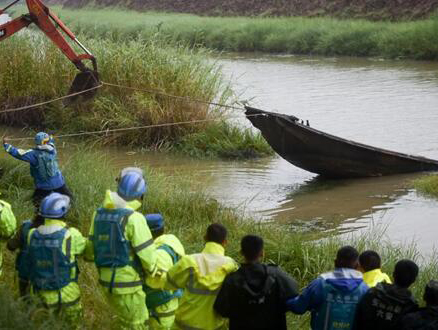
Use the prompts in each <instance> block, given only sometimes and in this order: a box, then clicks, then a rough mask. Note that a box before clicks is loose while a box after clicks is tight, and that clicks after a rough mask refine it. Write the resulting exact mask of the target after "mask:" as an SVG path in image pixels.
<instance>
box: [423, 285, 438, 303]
mask: <svg viewBox="0 0 438 330" xmlns="http://www.w3.org/2000/svg"><path fill="white" fill-rule="evenodd" d="M424 301H425V302H426V304H427V305H428V306H438V281H434V280H432V281H430V282H429V283H427V285H426V289H425V290H424Z"/></svg>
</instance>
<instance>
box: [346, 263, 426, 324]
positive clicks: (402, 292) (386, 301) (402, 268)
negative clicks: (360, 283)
mask: <svg viewBox="0 0 438 330" xmlns="http://www.w3.org/2000/svg"><path fill="white" fill-rule="evenodd" d="M417 275H418V266H417V265H416V264H415V262H413V261H411V260H400V261H399V262H397V263H396V265H395V268H394V272H393V278H394V284H388V283H383V282H382V283H379V284H377V285H376V286H375V287H374V288H371V289H370V290H369V291H368V292H367V293H366V294H365V295H364V297H363V298H362V300H361V301H360V302H359V305H358V307H357V313H356V318H355V326H354V329H355V330H365V329H367V330H369V329H373V330H391V329H394V330H395V329H397V330H398V329H400V324H399V320H400V318H401V317H402V316H403V315H405V314H406V313H410V312H414V311H416V310H417V309H418V304H417V302H416V301H415V298H414V297H413V295H412V293H411V292H410V291H409V287H410V286H411V285H412V284H413V283H414V282H415V280H416V278H417Z"/></svg>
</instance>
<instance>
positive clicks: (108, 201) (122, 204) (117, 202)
mask: <svg viewBox="0 0 438 330" xmlns="http://www.w3.org/2000/svg"><path fill="white" fill-rule="evenodd" d="M140 206H141V203H140V202H139V201H138V200H132V201H129V202H127V201H125V200H124V199H123V198H122V197H120V196H119V195H118V194H117V193H116V192H114V191H111V190H107V191H106V192H105V199H104V200H103V207H104V208H106V209H125V208H129V209H132V210H134V211H135V210H137V209H138V208H140Z"/></svg>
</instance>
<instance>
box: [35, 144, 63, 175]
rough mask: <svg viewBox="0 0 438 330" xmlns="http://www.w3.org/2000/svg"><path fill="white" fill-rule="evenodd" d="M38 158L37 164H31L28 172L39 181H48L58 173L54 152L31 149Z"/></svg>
mask: <svg viewBox="0 0 438 330" xmlns="http://www.w3.org/2000/svg"><path fill="white" fill-rule="evenodd" d="M33 150H34V152H35V155H36V157H37V160H38V165H37V166H31V168H30V172H31V173H30V174H31V175H32V177H34V178H37V179H38V180H39V181H48V180H49V179H50V178H53V177H54V176H56V175H58V174H59V173H60V170H59V166H58V160H57V157H56V154H55V153H49V152H47V151H44V150H38V149H33Z"/></svg>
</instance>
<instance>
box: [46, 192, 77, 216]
mask: <svg viewBox="0 0 438 330" xmlns="http://www.w3.org/2000/svg"><path fill="white" fill-rule="evenodd" d="M69 210H70V197H68V196H66V195H61V194H59V193H56V192H54V193H51V194H50V195H49V196H47V197H45V198H44V199H43V201H42V202H41V205H40V215H41V216H42V217H44V218H49V219H60V218H63V217H64V216H65V215H66V214H67V212H68V211H69Z"/></svg>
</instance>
